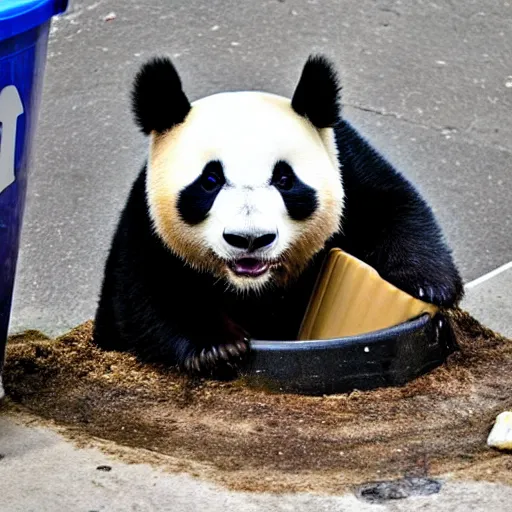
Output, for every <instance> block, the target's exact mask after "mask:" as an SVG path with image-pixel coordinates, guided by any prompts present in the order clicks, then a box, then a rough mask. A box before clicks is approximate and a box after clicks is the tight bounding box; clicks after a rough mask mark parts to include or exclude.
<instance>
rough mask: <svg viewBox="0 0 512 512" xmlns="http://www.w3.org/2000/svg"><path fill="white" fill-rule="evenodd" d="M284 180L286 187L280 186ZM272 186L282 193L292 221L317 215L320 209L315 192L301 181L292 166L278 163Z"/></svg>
mask: <svg viewBox="0 0 512 512" xmlns="http://www.w3.org/2000/svg"><path fill="white" fill-rule="evenodd" d="M282 178H286V179H287V181H286V182H285V183H286V184H287V185H286V186H285V187H283V186H279V185H280V180H281V179H282ZM272 184H274V185H275V186H276V187H277V189H278V190H279V192H280V193H281V196H282V197H283V201H284V204H285V206H286V210H287V211H288V215H289V216H290V217H291V218H292V219H294V220H306V219H307V218H308V217H311V215H313V213H315V211H316V209H317V207H318V201H317V197H316V192H315V190H314V189H312V188H311V187H310V186H308V185H306V184H305V183H303V182H302V181H301V180H300V179H299V177H298V176H297V175H296V174H295V172H294V171H293V169H292V168H291V167H290V164H288V163H287V162H284V161H282V160H281V161H279V162H277V163H276V165H275V167H274V172H273V176H272Z"/></svg>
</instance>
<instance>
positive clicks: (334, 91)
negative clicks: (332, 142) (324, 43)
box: [292, 56, 341, 128]
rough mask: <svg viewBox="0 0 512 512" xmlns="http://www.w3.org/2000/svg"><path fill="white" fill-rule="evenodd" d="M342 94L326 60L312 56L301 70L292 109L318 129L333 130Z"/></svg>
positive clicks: (336, 78) (331, 67) (332, 69)
mask: <svg viewBox="0 0 512 512" xmlns="http://www.w3.org/2000/svg"><path fill="white" fill-rule="evenodd" d="M340 90H341V87H340V86H339V83H338V77H337V75H336V72H335V71H334V68H333V66H332V64H331V63H330V62H329V61H328V60H327V59H326V58H325V57H322V56H312V57H310V58H309V59H308V61H307V62H306V65H305V66H304V69H303V70H302V75H301V77H300V80H299V83H298V85H297V88H296V89H295V92H294V94H293V98H292V107H293V109H294V110H295V112H297V114H299V115H301V116H304V117H307V118H308V119H309V120H310V121H311V122H312V123H313V124H314V125H315V126H316V127H317V128H329V127H332V126H334V125H335V124H336V122H337V121H338V119H339V117H340V97H339V94H340Z"/></svg>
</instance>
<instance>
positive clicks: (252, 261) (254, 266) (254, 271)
mask: <svg viewBox="0 0 512 512" xmlns="http://www.w3.org/2000/svg"><path fill="white" fill-rule="evenodd" d="M270 267H271V263H270V262H269V261H263V260H259V259H257V258H240V259H238V260H235V261H232V262H230V264H229V268H230V269H231V270H232V271H233V272H234V273H235V274H236V275H237V276H240V277H259V276H262V275H263V274H265V272H267V271H268V270H269V268H270Z"/></svg>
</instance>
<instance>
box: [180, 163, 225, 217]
mask: <svg viewBox="0 0 512 512" xmlns="http://www.w3.org/2000/svg"><path fill="white" fill-rule="evenodd" d="M225 183H226V179H225V177H224V170H223V168H222V163H221V162H219V161H218V160H212V161H211V162H208V163H207V164H206V165H205V167H204V169H203V172H202V173H201V175H200V176H199V177H198V178H197V179H196V180H194V181H193V182H192V183H191V184H190V185H188V186H187V187H186V188H184V189H183V190H182V191H181V192H180V195H179V198H178V212H179V214H180V216H181V218H182V219H183V221H184V222H186V223H187V224H190V225H194V224H199V223H200V222H202V221H204V220H205V219H206V217H207V216H208V212H209V211H210V210H211V208H212V206H213V203H214V202H215V199H216V197H217V195H218V193H219V192H220V191H221V189H222V187H223V186H224V184H225Z"/></svg>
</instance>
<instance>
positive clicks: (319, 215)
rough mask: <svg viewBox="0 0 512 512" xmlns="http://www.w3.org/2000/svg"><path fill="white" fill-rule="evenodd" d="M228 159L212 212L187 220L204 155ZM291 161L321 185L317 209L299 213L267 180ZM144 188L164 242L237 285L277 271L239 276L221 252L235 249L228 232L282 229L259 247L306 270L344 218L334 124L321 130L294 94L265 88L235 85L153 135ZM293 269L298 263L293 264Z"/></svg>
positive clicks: (304, 177) (258, 282)
mask: <svg viewBox="0 0 512 512" xmlns="http://www.w3.org/2000/svg"><path fill="white" fill-rule="evenodd" d="M212 160H218V161H220V162H221V163H222V166H223V169H224V175H225V178H226V184H225V186H224V187H223V189H222V190H221V191H220V192H219V194H218V196H217V198H216V200H215V202H214V204H213V207H212V208H211V210H210V212H209V214H208V217H207V219H206V220H205V221H204V222H202V223H200V224H199V225H196V226H189V225H187V224H186V223H185V222H183V221H182V220H181V219H180V216H179V212H178V210H177V200H178V198H179V193H180V191H181V190H183V189H184V188H186V187H187V186H188V185H189V184H190V183H192V182H193V181H194V180H196V179H197V177H198V176H200V175H201V173H202V171H203V168H204V167H205V165H206V164H207V163H208V162H210V161H212ZM279 160H283V161H285V162H287V163H288V164H289V165H290V166H291V167H292V169H293V170H294V172H295V174H296V175H297V176H298V178H299V179H300V180H301V181H302V182H304V183H305V184H306V185H309V186H310V187H311V188H313V189H314V190H315V191H316V192H317V200H318V208H317V211H316V212H315V213H314V214H313V215H312V216H311V218H309V219H306V220H304V221H295V220H293V219H291V218H290V217H289V215H288V213H287V209H286V206H285V204H284V201H283V199H282V197H281V194H280V193H279V191H278V190H277V189H276V188H275V187H273V186H271V185H270V180H271V177H272V172H273V169H274V166H275V164H276V163H277V162H278V161H279ZM147 194H148V203H149V205H150V214H151V217H152V220H153V223H154V226H155V229H156V231H157V233H158V234H159V236H160V237H161V239H162V240H163V241H164V242H165V243H166V245H167V246H168V247H169V248H170V249H171V250H173V251H174V252H175V253H176V254H178V255H179V256H181V257H182V258H183V259H184V260H185V261H187V262H188V263H189V264H191V265H193V266H194V267H196V268H199V269H204V270H207V271H210V272H213V273H215V274H217V275H222V276H224V277H227V278H228V279H229V281H230V282H231V283H232V284H233V285H235V286H236V287H238V288H242V289H243V288H248V287H249V288H251V287H261V286H262V285H263V284H265V283H266V282H268V280H270V279H271V278H272V275H271V273H269V274H265V275H264V276H262V277H260V278H257V279H254V278H240V277H237V276H235V275H234V274H232V273H230V272H229V271H227V269H226V265H225V260H230V259H232V258H236V257H237V256H239V254H238V252H239V251H237V250H236V249H234V248H233V247H231V246H229V245H228V244H227V243H226V242H225V240H224V238H223V233H224V232H225V231H226V232H240V231H242V232H247V231H253V232H259V233H266V232H276V233H278V238H277V240H276V243H275V244H274V245H273V246H272V247H271V248H270V249H267V250H265V251H263V252H262V253H261V254H260V255H259V256H258V257H260V256H261V257H263V258H264V259H269V260H280V259H281V258H283V257H285V256H286V260H287V264H288V266H289V267H290V272H292V270H291V269H292V267H294V269H296V271H300V270H301V269H302V268H303V267H304V265H305V264H306V263H307V261H309V259H310V258H311V257H312V256H313V255H314V254H315V253H316V252H318V251H319V250H320V249H321V248H322V247H323V245H324V244H325V241H326V240H327V238H329V237H330V236H331V235H332V234H333V233H334V232H335V231H337V230H338V228H339V223H340V218H341V212H342V207H343V187H342V183H341V177H340V172H339V169H338V159H337V154H336V148H335V142H334V133H333V130H332V129H330V128H327V129H322V130H318V129H316V128H315V127H314V126H313V125H312V124H311V123H310V122H309V121H307V120H306V119H305V118H303V117H301V116H299V115H298V114H296V113H295V112H294V111H293V109H292V108H291V105H290V100H288V99H286V98H282V97H279V96H274V95H271V94H266V93H259V92H234V93H222V94H217V95H214V96H209V97H207V98H204V99H202V100H199V101H197V102H196V103H194V104H193V105H192V109H191V111H190V113H189V114H188V116H187V118H186V120H185V122H184V123H182V124H181V125H179V126H177V127H175V128H174V129H172V130H170V131H169V132H167V133H165V134H163V135H152V137H151V147H150V157H149V162H148V176H147ZM294 271H295V270H294Z"/></svg>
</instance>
